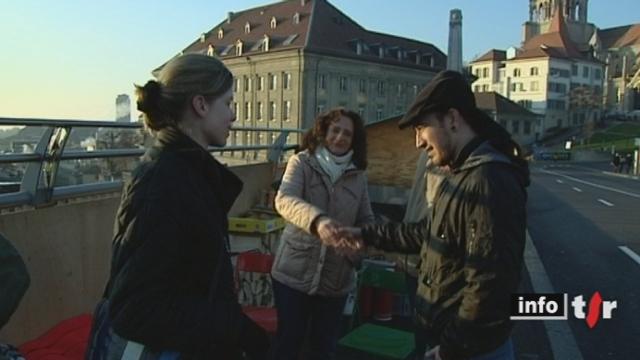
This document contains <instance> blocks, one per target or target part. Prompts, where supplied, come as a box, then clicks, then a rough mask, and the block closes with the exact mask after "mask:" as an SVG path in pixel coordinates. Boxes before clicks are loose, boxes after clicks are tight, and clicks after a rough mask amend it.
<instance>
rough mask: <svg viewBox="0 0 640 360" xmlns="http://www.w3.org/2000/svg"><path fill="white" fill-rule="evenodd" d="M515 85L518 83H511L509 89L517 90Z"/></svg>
mask: <svg viewBox="0 0 640 360" xmlns="http://www.w3.org/2000/svg"><path fill="white" fill-rule="evenodd" d="M517 85H518V83H511V91H513V92H515V91H518V90H517V89H518V86H517Z"/></svg>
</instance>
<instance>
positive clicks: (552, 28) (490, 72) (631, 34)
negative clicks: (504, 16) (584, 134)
mask: <svg viewBox="0 0 640 360" xmlns="http://www.w3.org/2000/svg"><path fill="white" fill-rule="evenodd" d="M639 54H640V24H635V25H629V26H622V27H617V28H612V29H598V28H597V27H596V26H595V25H594V24H592V23H589V22H588V0H530V1H529V21H527V22H526V23H525V24H524V37H523V44H522V46H521V47H519V48H515V47H514V48H509V49H507V50H506V51H503V50H495V49H494V50H490V51H488V52H487V53H485V54H484V55H482V56H480V57H479V58H477V59H475V60H473V61H472V62H471V71H472V73H473V74H474V75H475V76H476V77H477V80H476V81H475V82H474V83H473V85H472V87H473V90H474V92H488V91H495V92H498V93H500V94H501V95H503V96H505V97H507V98H509V99H511V100H513V101H515V102H517V103H519V104H521V105H523V106H524V107H526V108H528V109H530V110H531V111H533V112H535V113H537V114H541V115H543V118H542V123H541V127H540V129H538V131H539V132H540V135H541V136H542V135H543V134H544V132H545V131H547V130H549V129H555V128H562V127H567V126H577V125H582V124H585V123H586V122H588V121H590V120H596V119H598V118H600V117H601V115H602V114H603V113H604V112H619V111H621V112H628V111H631V110H633V109H638V108H640V90H639V89H640V56H639Z"/></svg>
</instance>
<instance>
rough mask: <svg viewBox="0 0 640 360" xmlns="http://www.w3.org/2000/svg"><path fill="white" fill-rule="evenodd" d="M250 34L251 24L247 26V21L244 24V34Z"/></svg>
mask: <svg viewBox="0 0 640 360" xmlns="http://www.w3.org/2000/svg"><path fill="white" fill-rule="evenodd" d="M250 32H251V24H249V22H248V21H247V23H246V24H244V33H245V34H248V33H250Z"/></svg>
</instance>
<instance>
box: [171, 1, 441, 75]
mask: <svg viewBox="0 0 640 360" xmlns="http://www.w3.org/2000/svg"><path fill="white" fill-rule="evenodd" d="M303 4H304V5H303ZM296 13H299V14H300V23H298V24H295V23H294V21H293V18H294V14H296ZM272 17H275V18H276V20H277V26H276V28H275V29H272V28H271V27H270V22H271V19H272ZM247 23H249V24H250V27H251V31H250V32H249V33H245V25H246V24H247ZM219 29H223V31H224V36H223V38H222V39H219V38H218V31H219ZM265 34H266V35H268V36H269V37H270V39H271V43H270V46H269V52H273V51H279V50H287V49H295V48H302V49H303V50H304V51H308V52H313V53H322V54H327V55H335V56H340V57H353V58H358V59H364V60H367V61H372V62H381V63H390V64H397V65H401V66H411V67H418V68H430V67H429V66H428V64H424V63H422V64H419V65H418V64H416V60H415V56H416V54H420V55H421V56H425V55H427V56H428V55H430V56H432V57H433V59H434V68H435V69H444V68H445V67H446V55H445V54H444V53H443V52H442V51H440V50H439V49H438V48H437V47H435V46H433V45H432V44H429V43H424V42H420V41H416V40H411V39H406V38H402V37H398V36H393V35H387V34H382V33H377V32H373V31H369V30H366V29H364V28H363V27H362V26H360V25H359V24H358V23H356V22H355V21H353V20H352V19H351V18H349V17H348V16H347V15H345V14H344V13H342V12H341V11H340V10H339V9H337V8H336V7H334V6H333V5H331V4H330V3H329V2H327V1H326V0H307V1H304V2H303V1H301V0H289V1H279V2H276V3H273V4H268V5H264V6H259V7H256V8H252V9H248V10H244V11H242V12H239V13H236V14H233V15H232V16H231V21H230V22H228V21H227V20H226V19H225V20H224V21H223V22H221V23H219V24H218V25H216V26H215V27H214V28H213V29H211V30H210V31H209V32H207V33H206V34H205V36H204V39H203V40H204V41H202V40H201V39H197V40H196V41H194V42H193V43H192V44H190V45H189V46H187V48H185V49H184V50H183V52H184V53H188V52H202V53H206V52H207V48H208V47H209V44H211V45H212V46H213V47H214V49H215V52H216V53H217V54H218V56H220V57H222V58H223V59H224V58H227V57H235V56H236V52H235V48H234V45H235V44H236V41H237V40H241V41H242V42H243V53H242V56H246V55H251V54H255V55H257V54H260V53H262V52H263V51H262V50H261V49H260V48H258V47H257V46H256V44H257V43H259V42H261V41H263V38H264V35H265ZM294 35H295V36H294ZM288 38H289V39H291V38H293V40H292V41H291V42H290V43H289V44H287V43H286V39H288ZM358 42H360V44H361V45H362V47H361V49H362V52H361V54H360V55H358V54H357V52H356V49H357V47H358V45H357V44H358ZM380 45H382V46H384V48H385V49H386V51H385V55H384V57H383V58H380V57H379V56H378V52H377V49H378V46H380ZM225 49H228V50H229V51H228V52H225V51H224V50H225ZM398 49H400V50H402V51H403V52H406V53H407V55H406V56H404V57H403V59H402V60H398V59H397V50H398Z"/></svg>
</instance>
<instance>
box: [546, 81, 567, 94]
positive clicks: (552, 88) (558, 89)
mask: <svg viewBox="0 0 640 360" xmlns="http://www.w3.org/2000/svg"><path fill="white" fill-rule="evenodd" d="M548 87H549V88H548V90H549V92H554V93H558V94H566V93H567V85H566V84H561V83H555V82H549V84H548Z"/></svg>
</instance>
